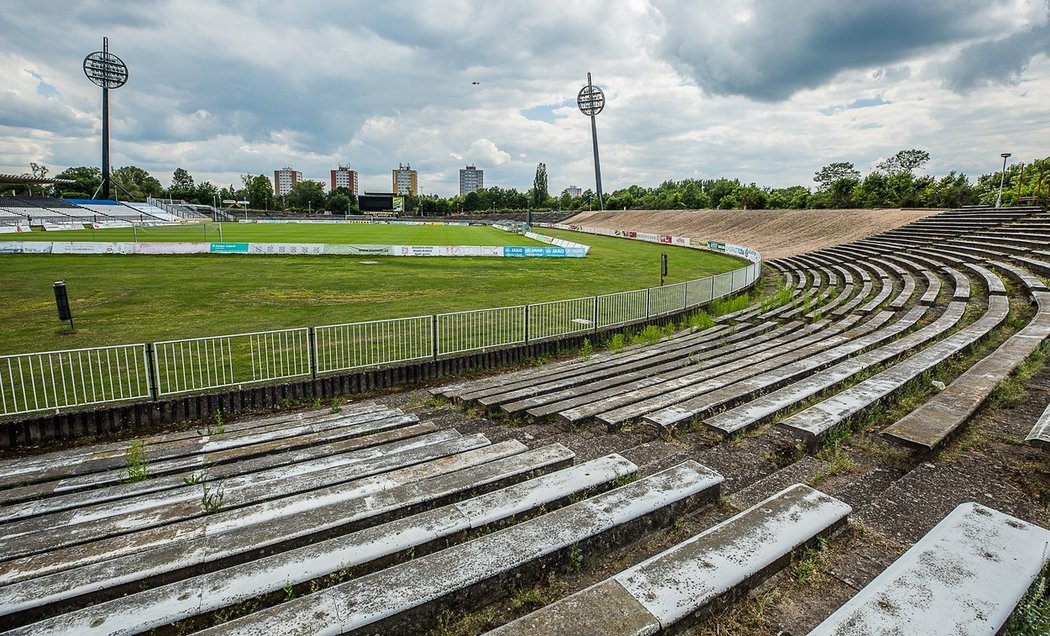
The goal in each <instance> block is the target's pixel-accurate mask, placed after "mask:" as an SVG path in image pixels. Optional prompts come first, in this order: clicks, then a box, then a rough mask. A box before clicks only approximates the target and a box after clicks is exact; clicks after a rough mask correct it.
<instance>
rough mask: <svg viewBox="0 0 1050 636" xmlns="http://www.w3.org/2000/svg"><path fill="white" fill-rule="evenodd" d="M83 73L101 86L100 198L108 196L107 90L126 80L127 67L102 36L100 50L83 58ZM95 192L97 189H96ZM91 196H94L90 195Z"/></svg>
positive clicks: (119, 85) (107, 40)
mask: <svg viewBox="0 0 1050 636" xmlns="http://www.w3.org/2000/svg"><path fill="white" fill-rule="evenodd" d="M84 75H87V78H88V79H89V80H91V83H93V84H95V85H96V86H99V87H100V88H102V184H101V185H100V187H101V189H102V198H103V199H108V198H109V186H110V183H109V91H110V90H111V89H116V88H120V87H121V86H123V85H124V84H125V83H127V81H128V67H127V65H125V64H124V61H123V60H121V59H120V58H119V57H117V56H116V55H113V54H112V53H110V52H109V38H102V50H101V51H95V52H94V53H90V54H89V55H88V56H87V57H85V58H84ZM96 192H97V190H96ZM91 198H95V197H94V195H92V197H91Z"/></svg>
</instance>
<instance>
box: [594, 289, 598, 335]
mask: <svg viewBox="0 0 1050 636" xmlns="http://www.w3.org/2000/svg"><path fill="white" fill-rule="evenodd" d="M594 334H595V335H598V297H597V296H595V297H594Z"/></svg>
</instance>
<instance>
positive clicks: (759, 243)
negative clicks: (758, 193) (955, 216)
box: [565, 209, 941, 259]
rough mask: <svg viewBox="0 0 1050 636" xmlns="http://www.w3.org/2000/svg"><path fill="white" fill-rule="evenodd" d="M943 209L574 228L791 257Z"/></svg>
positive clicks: (693, 213)
mask: <svg viewBox="0 0 1050 636" xmlns="http://www.w3.org/2000/svg"><path fill="white" fill-rule="evenodd" d="M939 212H941V210H915V209H908V210H625V211H619V212H610V211H605V212H582V213H580V214H577V215H576V216H574V217H572V218H571V219H569V220H567V221H565V223H568V224H570V225H583V226H591V227H604V228H610V229H614V230H636V231H639V232H656V233H660V234H673V235H676V236H690V237H695V238H703V239H714V240H719V241H726V242H728V243H736V244H737V245H746V246H747V247H750V248H752V249H755V250H758V253H759V254H761V255H762V258H765V259H770V258H779V257H781V256H791V255H792V254H801V253H803V252H809V251H812V250H818V249H820V248H822V247H829V246H832V245H841V244H843V243H849V242H851V241H856V240H858V239H862V238H864V237H866V236H871V235H873V234H878V233H879V232H885V231H886V230H891V229H893V228H895V227H900V226H901V225H905V224H907V223H911V222H912V221H915V220H917V219H921V218H923V217H927V216H930V215H933V214H937V213H939Z"/></svg>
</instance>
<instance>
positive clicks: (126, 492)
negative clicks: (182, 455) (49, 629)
mask: <svg viewBox="0 0 1050 636" xmlns="http://www.w3.org/2000/svg"><path fill="white" fill-rule="evenodd" d="M402 417H403V418H405V420H406V424H409V425H406V426H402V427H400V428H392V429H390V430H386V431H382V430H380V432H378V433H373V434H371V435H365V436H361V437H351V438H349V439H342V438H341V437H335V438H334V439H332V441H330V442H328V443H326V444H321V445H320V446H310V447H308V448H305V449H304V448H295V447H294V446H292V448H290V449H289V450H287V451H275V452H273V453H271V454H268V455H262V456H259V457H252V458H251V459H246V460H243V461H239V462H230V463H224V464H215V465H213V464H210V463H208V462H207V460H205V465H206V466H207V468H206V469H203V470H201V471H198V472H196V473H194V472H186V473H179V474H174V475H164V476H161V477H153V478H150V479H146V480H144V481H137V482H130V483H120V484H117V485H114V486H105V487H101V488H95V489H92V490H74V491H68V492H67V491H63V493H62V494H58V495H55V496H52V497H48V498H46V499H38V500H32V501H22V502H19V503H15V504H11V505H6V506H3V507H0V524H2V523H4V522H7V521H11V520H13V519H18V518H22V517H30V516H34V515H39V514H46V513H51V512H58V511H61V510H68V509H71V508H77V507H80V506H88V505H92V504H98V503H102V502H106V501H113V500H117V499H127V498H130V497H134V496H136V495H141V494H145V493H150V492H157V491H161V490H171V489H176V488H181V487H183V486H184V485H185V484H186V482H187V481H195V482H198V483H205V482H211V483H214V482H218V481H221V480H223V479H227V478H230V477H233V476H236V475H239V474H242V473H250V472H256V471H262V470H266V469H270V468H275V467H278V466H288V465H292V464H296V463H298V462H303V461H309V460H312V459H318V458H321V457H327V456H330V455H336V454H340V453H347V452H350V451H354V450H357V449H361V448H367V447H369V446H378V445H380V444H386V443H389V442H395V441H398V440H402V439H408V438H411V437H415V436H417V435H424V434H427V433H434V432H437V430H438V427H437V426H436V425H434V424H433V423H426V424H411V422H412V421H414V420H415V419H416V418H415V416H412V417H411V419H409V416H402ZM151 468H152V466H151ZM2 527H3V526H2V525H0V528H2Z"/></svg>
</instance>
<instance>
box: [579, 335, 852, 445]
mask: <svg viewBox="0 0 1050 636" xmlns="http://www.w3.org/2000/svg"><path fill="white" fill-rule="evenodd" d="M861 318H863V316H861V315H859V314H857V315H853V316H847V317H846V318H844V319H843V320H841V321H839V322H838V323H837V324H833V325H831V326H824V325H822V324H821V323H817V324H816V325H814V327H815V328H816V330H817V331H816V333H814V334H813V335H812V336H809V337H807V338H802V339H800V340H797V341H795V342H794V343H792V344H791V345H788V346H787V347H775V348H772V349H768V350H766V351H763V352H762V353H760V354H755V355H754V356H751V357H750V358H747V359H745V360H742V361H739V362H738V363H737V364H736V365H735V366H736V368H735V370H733V371H732V372H731V373H724V374H723V375H721V376H720V377H717V378H712V379H706V378H707V377H709V375H708V376H706V377H699V378H692V382H689V383H685V382H681V381H674V382H669V383H667V385H668V386H658V387H655V388H658V389H660V390H659V391H651V390H644V391H639V392H637V393H636V394H634V395H629V396H626V397H625V398H624V399H622V400H621V403H622V404H624V405H617V406H616V407H614V408H611V409H610V408H608V407H606V406H604V405H600V406H601V409H600V412H599V413H597V414H596V415H595V416H594V417H595V419H596V420H597V421H599V422H601V423H603V424H605V426H606V427H607V428H609V429H610V430H613V429H616V428H618V427H620V426H622V425H623V424H624V423H626V422H629V421H631V420H634V419H637V418H640V417H643V416H645V415H648V414H649V413H652V412H654V411H657V410H659V409H662V408H665V407H667V406H670V405H672V404H675V403H678V402H682V401H685V400H688V399H690V398H693V397H696V396H699V395H701V394H704V393H707V392H709V391H713V390H715V389H718V388H721V387H724V386H728V385H730V384H733V383H735V382H740V381H742V380H744V379H746V378H749V377H752V376H755V375H758V374H760V373H763V372H766V371H769V370H772V369H775V368H777V367H779V366H782V365H785V364H789V363H791V362H795V361H796V360H799V359H801V358H803V357H805V356H807V355H812V354H813V353H814V352H815V351H821V350H823V349H826V348H830V347H833V346H835V345H837V344H839V343H841V342H843V341H844V339H846V338H847V336H844V335H842V332H843V331H844V330H846V329H849V328H850V327H851V326H852V324H853V323H855V322H857V321H858V320H860V319H861ZM847 333H848V332H847ZM811 345H812V346H811ZM728 366H729V365H725V366H724V367H722V368H723V369H725V368H727V367H728ZM679 380H681V379H679ZM596 406H599V405H596ZM559 416H560V417H562V418H563V419H566V420H568V421H573V420H571V419H570V418H569V417H568V416H567V415H566V412H564V411H563V412H561V413H559Z"/></svg>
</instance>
